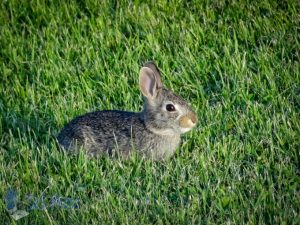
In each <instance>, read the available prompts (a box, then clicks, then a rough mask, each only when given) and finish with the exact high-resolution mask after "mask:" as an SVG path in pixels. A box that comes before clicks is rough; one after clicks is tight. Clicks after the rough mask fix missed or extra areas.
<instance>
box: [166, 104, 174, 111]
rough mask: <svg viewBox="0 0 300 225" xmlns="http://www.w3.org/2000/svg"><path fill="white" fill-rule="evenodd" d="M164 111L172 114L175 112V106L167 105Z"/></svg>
mask: <svg viewBox="0 0 300 225" xmlns="http://www.w3.org/2000/svg"><path fill="white" fill-rule="evenodd" d="M166 110H167V111H169V112H173V111H175V106H174V105H172V104H168V105H166Z"/></svg>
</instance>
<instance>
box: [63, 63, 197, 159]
mask: <svg viewBox="0 0 300 225" xmlns="http://www.w3.org/2000/svg"><path fill="white" fill-rule="evenodd" d="M139 88H140V91H141V93H142V95H143V98H144V106H143V110H142V111H141V112H126V111H117V110H103V111H95V112H90V113H87V114H85V115H82V116H79V117H77V118H75V119H73V120H72V121H71V122H70V123H68V124H67V125H66V126H65V127H64V128H63V129H62V130H61V132H60V134H59V135H58V137H57V140H58V143H59V145H60V146H62V148H63V149H65V150H69V151H71V152H74V151H77V150H78V149H83V150H84V151H86V154H87V155H88V156H90V157H97V156H99V155H100V154H108V155H112V154H113V153H114V152H117V153H118V154H120V155H121V156H122V157H125V158H128V157H129V156H130V155H132V153H133V152H137V153H138V155H140V156H142V157H143V158H146V159H148V158H151V159H153V160H157V161H159V160H166V159H168V158H170V157H171V156H172V155H174V153H175V150H176V149H177V148H178V147H179V144H180V135H181V134H183V133H185V132H188V131H190V130H191V129H192V128H193V127H195V125H196V124H197V121H198V118H197V115H196V113H195V112H194V111H193V110H192V109H191V107H190V106H189V105H188V104H187V103H186V101H184V100H183V99H182V98H181V97H179V96H177V95H176V94H175V93H173V92H172V91H170V90H168V89H167V88H165V87H164V86H163V84H162V82H161V74H160V71H159V69H158V68H157V66H156V65H155V64H154V62H152V61H150V62H147V63H145V64H144V66H143V67H142V68H141V70H140V74H139ZM76 149H77V150H76Z"/></svg>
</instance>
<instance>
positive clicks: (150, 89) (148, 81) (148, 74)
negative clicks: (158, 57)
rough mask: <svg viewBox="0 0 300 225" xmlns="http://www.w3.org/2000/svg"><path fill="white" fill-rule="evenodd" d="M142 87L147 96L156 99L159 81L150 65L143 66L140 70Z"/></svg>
mask: <svg viewBox="0 0 300 225" xmlns="http://www.w3.org/2000/svg"><path fill="white" fill-rule="evenodd" d="M139 84H140V89H141V92H142V94H143V95H144V96H145V97H146V98H150V99H154V98H155V97H156V93H157V88H158V87H157V81H156V77H155V75H154V72H153V70H151V69H150V68H149V67H142V69H141V71H140V81H139Z"/></svg>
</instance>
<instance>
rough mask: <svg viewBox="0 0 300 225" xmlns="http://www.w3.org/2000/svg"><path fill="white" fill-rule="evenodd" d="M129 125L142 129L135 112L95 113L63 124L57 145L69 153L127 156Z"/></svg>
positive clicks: (107, 111)
mask: <svg viewBox="0 0 300 225" xmlns="http://www.w3.org/2000/svg"><path fill="white" fill-rule="evenodd" d="M132 126H134V127H135V128H143V126H144V124H143V122H142V121H141V120H140V119H139V116H138V115H137V113H134V112H124V111H116V110H105V111H95V112H91V113H87V114H85V115H83V116H79V117H77V118H75V119H74V120H72V121H71V122H70V123H69V124H67V125H66V126H65V127H64V129H63V130H62V131H61V133H60V134H59V136H58V142H59V143H60V144H61V145H62V146H63V147H64V148H65V149H68V150H70V151H74V150H77V149H78V147H81V146H82V147H83V148H84V149H85V150H86V151H87V152H88V154H89V155H92V156H94V155H97V154H99V153H101V152H106V153H108V154H111V153H112V150H113V149H119V150H121V151H122V152H121V153H122V154H127V153H128V152H129V151H130V149H129V144H130V140H131V139H133V138H134V137H133V136H132Z"/></svg>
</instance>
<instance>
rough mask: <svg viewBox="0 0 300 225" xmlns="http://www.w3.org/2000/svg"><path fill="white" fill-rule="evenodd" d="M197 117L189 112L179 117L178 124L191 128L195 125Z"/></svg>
mask: <svg viewBox="0 0 300 225" xmlns="http://www.w3.org/2000/svg"><path fill="white" fill-rule="evenodd" d="M197 121H198V118H197V116H196V114H195V113H193V112H189V113H188V114H187V115H184V116H182V117H180V119H179V125H180V127H182V128H192V127H194V126H195V125H196V123H197Z"/></svg>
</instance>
